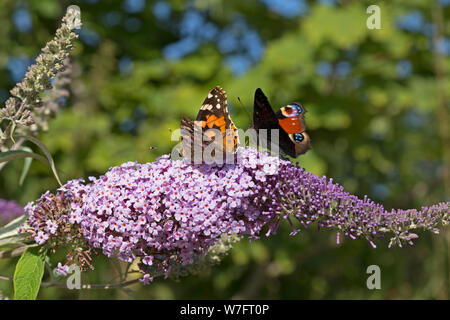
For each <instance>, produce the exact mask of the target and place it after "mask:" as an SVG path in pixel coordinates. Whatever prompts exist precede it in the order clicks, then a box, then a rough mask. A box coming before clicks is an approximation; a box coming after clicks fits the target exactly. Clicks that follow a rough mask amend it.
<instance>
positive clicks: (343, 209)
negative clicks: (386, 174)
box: [24, 148, 450, 283]
mask: <svg viewBox="0 0 450 320" xmlns="http://www.w3.org/2000/svg"><path fill="white" fill-rule="evenodd" d="M236 157H237V158H238V161H237V164H226V165H222V166H219V165H206V164H203V165H191V164H188V163H185V162H183V161H181V160H170V159H169V157H168V156H162V157H160V158H159V159H157V160H156V161H155V162H153V163H147V164H138V163H136V162H128V163H124V164H122V165H121V166H120V167H114V168H111V169H110V170H109V171H108V172H107V173H106V174H105V175H103V176H101V177H99V178H94V177H91V178H89V180H90V183H89V184H84V183H83V181H82V180H73V181H70V182H69V183H67V184H66V185H65V186H63V187H62V188H60V189H59V190H58V193H57V195H56V196H53V195H51V194H49V193H46V194H44V195H43V196H42V197H41V199H39V200H38V201H37V202H36V204H34V203H30V204H28V205H27V207H26V208H25V209H26V211H27V212H28V213H29V215H30V218H29V220H28V224H29V226H30V229H28V230H24V231H27V232H30V233H31V234H32V236H33V237H34V239H35V241H36V242H38V243H40V244H46V245H48V244H53V245H52V246H54V245H57V244H58V241H57V240H55V239H58V238H61V237H64V235H65V234H67V235H70V237H71V239H80V238H83V239H82V240H81V239H80V240H79V241H85V244H86V246H87V247H88V248H89V250H90V249H94V250H95V249H97V250H100V251H101V252H103V253H104V254H105V255H107V256H108V257H112V256H117V257H118V258H119V259H121V260H124V261H128V262H132V261H134V260H135V259H136V258H140V267H141V271H142V272H143V273H144V274H145V276H144V278H143V280H142V281H143V282H145V283H147V282H149V281H151V279H152V274H154V272H153V271H154V270H158V271H159V272H161V271H162V272H164V273H165V274H166V275H167V274H169V273H170V266H171V265H172V264H173V262H176V263H180V264H188V263H192V261H193V257H195V256H198V255H201V254H203V253H205V252H206V251H207V249H208V248H210V247H211V246H212V245H213V244H214V243H215V242H216V241H217V240H218V239H219V237H220V236H221V235H222V234H232V233H235V234H248V235H250V236H251V237H253V238H256V237H258V235H259V234H260V233H261V229H262V228H263V227H267V232H266V235H267V236H268V235H270V234H272V233H274V232H276V230H277V227H278V225H279V222H280V221H282V220H287V221H288V222H289V223H290V224H291V226H292V228H293V234H295V233H296V232H297V231H298V229H297V228H296V227H295V225H294V222H293V219H296V220H298V221H299V222H300V224H301V225H303V226H308V225H309V224H311V223H312V222H317V223H318V225H319V227H326V228H333V229H336V230H337V231H338V234H340V233H342V234H344V235H346V236H348V237H351V238H361V237H362V238H366V239H367V240H369V241H370V243H371V244H372V245H373V246H375V244H374V243H373V241H374V240H375V239H376V238H378V237H382V236H383V235H384V234H385V233H391V234H392V236H391V237H392V238H391V244H399V245H401V243H402V241H407V242H410V241H411V240H412V239H413V238H416V237H417V235H416V234H414V233H410V231H411V230H413V229H417V228H423V229H425V230H432V231H436V230H437V229H436V228H437V227H438V225H439V224H441V223H443V224H446V223H447V222H448V219H449V212H450V208H449V203H442V204H439V205H436V206H433V207H430V208H422V210H421V211H417V210H392V211H386V210H385V209H384V208H383V207H382V206H381V205H378V204H375V203H374V202H372V201H371V200H370V199H368V198H366V197H365V198H364V199H359V198H357V197H356V196H354V195H350V194H348V193H346V192H345V191H344V190H343V188H342V187H341V186H339V185H337V184H334V183H333V182H332V181H331V180H328V179H327V178H326V177H323V178H319V177H317V176H316V175H314V174H311V173H308V172H305V170H304V169H302V168H299V167H298V166H294V165H292V164H291V163H290V162H289V161H288V160H285V159H280V158H278V157H273V156H269V155H268V154H265V153H260V152H257V151H256V150H255V149H252V148H239V149H238V152H237V155H236ZM48 213H50V214H48ZM70 226H72V228H71V227H70ZM73 230H76V231H75V232H74V231H73ZM77 246H78V247H79V246H81V244H80V243H78V244H77ZM82 257H84V256H83V255H82ZM62 268H63V267H62V266H60V269H61V270H63V269H62Z"/></svg>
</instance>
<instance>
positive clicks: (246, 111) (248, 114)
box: [237, 97, 252, 123]
mask: <svg viewBox="0 0 450 320" xmlns="http://www.w3.org/2000/svg"><path fill="white" fill-rule="evenodd" d="M237 99H238V101H239V103H240V104H241V106H242V109H244V110H245V113H246V114H247V116H248V119H249V120H250V123H251V122H252V117H251V116H250V113H249V112H248V110H247V108H246V107H245V106H244V104H243V103H242V101H241V98H239V97H238V98H237Z"/></svg>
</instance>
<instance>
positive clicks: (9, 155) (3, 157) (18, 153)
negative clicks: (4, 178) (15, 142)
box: [0, 150, 48, 163]
mask: <svg viewBox="0 0 450 320" xmlns="http://www.w3.org/2000/svg"><path fill="white" fill-rule="evenodd" d="M22 158H34V159H37V160H39V161H42V162H44V163H48V161H47V159H46V158H45V157H43V156H41V155H39V154H37V153H34V152H27V151H24V150H11V151H6V152H1V153H0V163H1V162H7V161H11V160H16V159H22Z"/></svg>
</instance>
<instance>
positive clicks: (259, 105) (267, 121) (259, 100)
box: [253, 88, 296, 158]
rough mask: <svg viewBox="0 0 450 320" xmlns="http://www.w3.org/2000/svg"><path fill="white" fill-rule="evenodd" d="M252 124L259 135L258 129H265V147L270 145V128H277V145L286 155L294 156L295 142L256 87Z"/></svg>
mask: <svg viewBox="0 0 450 320" xmlns="http://www.w3.org/2000/svg"><path fill="white" fill-rule="evenodd" d="M253 126H254V128H255V129H256V132H257V134H258V138H261V137H260V136H259V132H258V131H259V130H260V129H267V144H266V145H267V147H270V145H271V140H272V139H271V134H270V130H271V129H278V138H279V141H278V143H279V147H280V149H281V151H282V152H283V153H285V154H287V155H288V156H291V157H294V158H295V157H296V150H295V144H294V143H293V142H292V140H291V138H290V137H289V135H288V134H287V133H286V132H285V131H284V130H283V129H282V128H281V127H280V124H279V123H278V118H277V116H276V115H275V112H274V111H273V109H272V106H271V105H270V103H269V100H267V97H266V96H265V95H264V93H263V91H262V90H261V89H260V88H258V89H256V91H255V99H254V105H253Z"/></svg>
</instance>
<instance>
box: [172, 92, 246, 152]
mask: <svg viewBox="0 0 450 320" xmlns="http://www.w3.org/2000/svg"><path fill="white" fill-rule="evenodd" d="M180 128H181V129H182V137H183V143H189V145H190V146H191V150H192V152H193V150H194V149H193V147H194V145H195V144H198V143H201V144H202V148H205V147H206V146H208V145H209V144H210V143H218V144H219V146H218V149H222V150H223V153H224V154H226V153H234V152H236V150H237V147H238V145H239V137H238V132H237V128H236V126H235V125H234V123H233V121H232V120H231V117H230V115H229V113H228V105H227V94H226V92H225V91H224V90H223V89H222V88H221V87H219V86H217V87H215V88H213V89H212V90H211V91H210V92H209V93H208V96H207V97H206V98H205V100H204V101H203V104H202V106H201V108H200V111H199V112H198V114H197V118H196V120H195V121H192V120H190V119H189V118H187V117H184V118H183V119H181V125H180ZM183 129H184V130H183ZM183 132H184V133H183ZM219 132H220V137H217V136H216V133H219ZM196 133H201V136H200V137H201V139H202V140H203V141H198V142H197V141H195V144H194V135H195V134H196ZM204 135H206V136H207V137H208V138H209V139H203V136H204ZM188 139H189V142H188ZM205 140H206V141H205ZM219 142H220V143H219Z"/></svg>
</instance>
